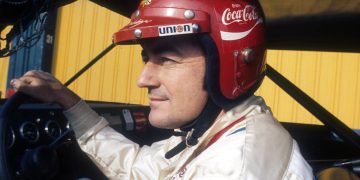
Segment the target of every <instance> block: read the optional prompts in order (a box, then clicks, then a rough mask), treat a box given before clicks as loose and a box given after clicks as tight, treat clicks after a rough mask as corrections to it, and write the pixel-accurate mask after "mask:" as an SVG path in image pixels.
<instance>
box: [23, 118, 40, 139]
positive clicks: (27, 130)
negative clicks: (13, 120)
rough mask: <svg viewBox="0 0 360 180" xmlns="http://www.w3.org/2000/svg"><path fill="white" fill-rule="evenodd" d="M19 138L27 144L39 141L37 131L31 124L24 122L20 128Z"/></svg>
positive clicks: (34, 125)
mask: <svg viewBox="0 0 360 180" xmlns="http://www.w3.org/2000/svg"><path fill="white" fill-rule="evenodd" d="M20 136H21V138H23V139H24V140H26V141H27V142H29V143H35V142H36V141H38V140H39V136H40V134H39V129H38V127H37V126H36V124H34V123H32V122H24V123H23V124H22V125H21V126H20Z"/></svg>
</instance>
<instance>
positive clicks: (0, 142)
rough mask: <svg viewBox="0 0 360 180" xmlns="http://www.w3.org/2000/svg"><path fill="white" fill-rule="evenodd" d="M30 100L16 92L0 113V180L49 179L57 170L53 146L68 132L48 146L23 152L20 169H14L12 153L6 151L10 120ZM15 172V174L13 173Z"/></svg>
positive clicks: (38, 146)
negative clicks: (16, 179) (17, 179)
mask: <svg viewBox="0 0 360 180" xmlns="http://www.w3.org/2000/svg"><path fill="white" fill-rule="evenodd" d="M30 99H31V97H30V96H28V95H26V94H24V93H21V92H16V93H15V94H14V95H13V96H11V98H9V99H8V100H7V101H6V102H5V104H4V105H3V107H2V110H1V113H0V179H1V180H10V179H15V178H21V179H50V178H52V177H54V176H55V175H56V173H57V171H58V169H59V165H58V157H57V153H56V152H55V148H54V147H55V146H56V145H58V144H59V143H60V142H61V141H63V139H65V138H64V137H66V136H67V135H68V134H70V130H68V131H67V132H66V133H64V134H62V136H60V137H59V138H57V139H56V140H54V141H53V142H52V143H51V144H50V145H37V147H35V148H32V149H30V150H29V149H28V148H25V149H24V150H23V151H20V152H16V153H22V157H21V158H20V159H18V161H19V162H20V164H19V167H20V169H14V167H13V165H12V164H13V162H10V160H12V161H13V159H12V156H14V155H13V154H14V152H12V151H10V150H9V149H8V145H7V135H8V131H9V130H11V129H10V128H9V125H10V120H11V119H12V117H13V116H14V114H15V113H16V112H18V109H19V107H20V105H22V104H24V103H25V102H27V101H29V100H30ZM15 172H16V173H15Z"/></svg>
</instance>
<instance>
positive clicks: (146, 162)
mask: <svg viewBox="0 0 360 180" xmlns="http://www.w3.org/2000/svg"><path fill="white" fill-rule="evenodd" d="M264 31H265V30H264V17H263V12H262V10H261V7H260V5H259V3H258V2H257V1H250V0H222V1H216V0H197V1H195V0H182V1H176V0H174V1H170V0H153V1H150V0H147V1H143V2H142V3H141V4H140V6H139V9H138V10H137V11H136V12H135V13H134V14H133V16H132V18H131V22H130V24H129V25H127V26H126V27H124V28H123V29H121V30H120V31H119V32H117V33H116V34H115V35H114V42H115V43H117V44H129V43H139V44H140V45H141V46H142V48H143V52H142V56H143V60H144V62H145V66H144V69H143V71H142V73H141V75H140V77H139V79H138V86H139V87H143V88H147V89H148V98H149V103H150V108H151V111H150V114H149V120H150V123H151V124H152V125H154V126H156V127H160V128H169V129H175V130H174V136H173V137H171V138H170V139H167V140H164V141H160V142H156V143H154V144H153V145H151V146H150V147H148V146H144V147H141V148H140V147H139V146H138V145H137V144H135V143H134V142H131V141H130V140H128V139H126V138H125V137H124V136H122V135H121V134H119V133H117V132H116V131H114V130H113V129H111V128H110V127H109V126H108V122H107V121H106V120H105V119H104V118H102V117H100V116H98V114H96V113H95V112H94V111H92V110H91V109H90V108H89V107H88V106H87V105H86V104H85V102H84V101H82V100H80V98H79V97H78V96H77V95H76V94H74V93H73V92H72V91H70V90H69V89H67V88H65V87H63V86H62V85H61V83H60V82H59V81H58V80H56V79H55V78H53V77H52V76H50V75H49V74H47V73H44V72H39V71H30V72H28V73H26V74H25V75H24V76H23V77H21V78H19V79H14V80H13V81H12V82H11V83H12V85H13V86H14V87H15V88H16V89H18V90H19V91H23V92H25V93H27V94H30V95H32V96H35V97H36V98H39V99H41V100H44V101H47V102H57V103H59V104H61V105H62V106H63V107H64V109H66V111H64V114H65V115H66V117H67V118H68V120H69V121H70V123H71V125H72V127H73V129H74V131H75V134H76V137H77V140H78V142H79V144H80V146H81V148H82V149H83V151H85V152H86V153H87V154H88V155H89V157H90V158H91V159H92V160H93V161H94V162H95V163H96V164H97V165H98V166H99V168H100V169H101V170H102V171H103V172H104V173H105V174H106V175H107V176H108V177H109V178H110V179H271V180H272V179H275V180H277V179H312V177H313V176H312V172H311V168H310V167H309V165H308V164H307V163H306V161H305V160H304V159H303V157H302V156H301V154H300V151H299V148H298V146H297V144H296V142H295V141H294V140H293V139H292V138H291V137H290V135H289V134H288V132H286V130H284V128H283V127H281V125H280V124H279V123H278V122H277V121H276V120H275V119H274V118H273V116H272V114H271V111H270V109H269V108H268V107H267V106H266V104H265V102H264V101H263V99H262V98H261V97H256V96H253V93H254V91H255V90H256V89H257V88H258V86H259V85H260V84H261V82H262V79H263V77H264V73H265V61H264V52H265V47H264V43H265V40H264V39H265V38H264ZM38 94H41V97H40V96H39V95H38Z"/></svg>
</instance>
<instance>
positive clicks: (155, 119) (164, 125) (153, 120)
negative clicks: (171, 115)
mask: <svg viewBox="0 0 360 180" xmlns="http://www.w3.org/2000/svg"><path fill="white" fill-rule="evenodd" d="M149 122H150V124H151V125H152V126H154V127H156V128H161V129H175V128H177V126H176V125H174V124H172V123H171V121H170V120H169V119H168V118H165V117H164V116H156V115H154V114H152V113H151V112H150V114H149Z"/></svg>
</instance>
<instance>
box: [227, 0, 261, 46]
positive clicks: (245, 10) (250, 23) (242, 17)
mask: <svg viewBox="0 0 360 180" xmlns="http://www.w3.org/2000/svg"><path fill="white" fill-rule="evenodd" d="M221 21H222V24H223V25H225V26H229V25H231V24H234V23H236V24H247V25H246V26H244V28H245V29H242V30H241V31H237V32H233V31H230V32H229V29H227V28H224V29H223V28H220V35H221V39H222V40H225V41H233V40H239V39H242V38H245V37H247V36H248V35H249V34H250V33H251V32H252V30H253V29H254V28H255V27H256V26H257V25H258V24H261V23H263V18H262V17H261V15H260V14H259V11H258V9H257V8H256V7H255V6H252V5H249V4H247V5H241V4H232V5H231V7H228V8H226V9H225V10H223V12H222V16H221ZM224 30H225V31H224Z"/></svg>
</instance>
